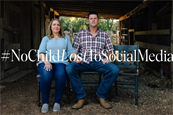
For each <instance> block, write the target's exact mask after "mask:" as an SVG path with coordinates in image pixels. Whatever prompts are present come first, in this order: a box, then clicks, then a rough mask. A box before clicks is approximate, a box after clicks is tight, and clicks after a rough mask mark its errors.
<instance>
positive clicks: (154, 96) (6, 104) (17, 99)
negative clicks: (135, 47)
mask: <svg viewBox="0 0 173 115" xmlns="http://www.w3.org/2000/svg"><path fill="white" fill-rule="evenodd" d="M37 74H38V72H37V71H35V72H32V73H30V74H28V75H26V76H25V77H23V78H22V79H20V80H18V81H17V82H12V83H1V85H4V86H5V87H6V89H5V90H4V91H2V92H1V102H0V105H1V108H0V109H1V114H2V115H7V114H12V115H17V114H20V115H22V114H33V115H39V114H42V113H41V112H40V109H41V107H38V93H37V91H38V84H37V79H36V75H37ZM87 77H89V76H87ZM161 84H162V87H161ZM96 90H97V88H94V87H86V92H87V98H88V102H89V103H88V104H87V105H85V106H84V107H83V108H81V109H79V110H74V109H71V106H72V105H73V104H74V103H75V102H76V101H77V100H76V99H75V96H74V93H73V91H72V92H71V102H70V103H67V96H66V95H65V94H64V96H63V99H62V102H61V111H59V112H57V113H55V112H53V111H52V107H53V101H54V90H51V94H50V104H49V106H50V109H49V112H48V113H47V114H70V115H82V114H83V115H84V114H91V115H101V114H113V115H116V114H131V115H134V114H135V115H141V114H144V115H148V114H149V115H151V114H164V115H165V114H173V91H172V88H171V86H170V80H169V79H167V77H163V78H162V79H161V80H160V78H158V77H156V76H154V75H153V74H152V73H151V72H150V71H145V72H141V73H140V77H139V89H138V90H139V94H138V95H139V100H138V102H139V105H138V106H135V99H134V90H132V89H119V90H118V93H119V95H118V96H115V91H114V90H112V101H111V102H110V101H108V102H109V103H110V104H111V105H112V106H113V107H112V109H104V108H102V107H101V106H100V104H99V103H97V101H96V95H95V92H96ZM107 100H108V99H107Z"/></svg>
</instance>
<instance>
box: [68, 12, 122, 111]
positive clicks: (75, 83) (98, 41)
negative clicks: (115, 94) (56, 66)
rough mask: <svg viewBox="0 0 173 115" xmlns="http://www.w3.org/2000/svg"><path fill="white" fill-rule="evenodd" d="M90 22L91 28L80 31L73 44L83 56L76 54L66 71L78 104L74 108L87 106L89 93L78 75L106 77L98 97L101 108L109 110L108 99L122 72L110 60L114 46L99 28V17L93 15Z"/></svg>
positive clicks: (90, 15) (102, 81)
mask: <svg viewBox="0 0 173 115" xmlns="http://www.w3.org/2000/svg"><path fill="white" fill-rule="evenodd" d="M87 22H88V24H89V27H88V28H87V29H86V30H82V31H80V32H79V33H78V34H77V36H76V38H75V40H74V43H73V48H74V49H76V50H77V51H78V52H79V54H81V56H78V55H77V54H76V58H75V60H74V62H72V63H70V64H69V65H67V66H66V72H67V74H68V77H69V80H70V82H71V85H72V88H73V90H74V92H75V96H76V98H77V99H78V102H77V103H76V104H75V105H73V106H72V108H73V109H79V108H82V107H83V105H84V104H86V103H87V98H86V92H85V89H84V86H83V84H82V80H81V78H80V77H79V75H78V74H79V73H81V72H84V71H91V70H93V71H98V72H101V73H103V74H105V75H106V76H104V77H103V78H102V80H101V82H100V85H99V87H98V89H97V92H96V95H97V99H98V100H99V102H100V105H101V106H102V107H103V108H106V109H109V108H111V107H112V106H111V105H110V104H109V103H107V102H106V101H105V99H106V97H107V95H108V91H109V90H110V88H111V86H112V84H113V83H114V82H115V80H116V78H117V77H118V74H119V71H120V70H119V68H118V67H117V66H116V65H115V64H113V63H110V61H109V59H108V57H109V55H111V53H112V50H113V46H112V43H111V40H110V38H109V36H108V34H107V33H106V32H104V31H102V30H100V29H99V28H98V27H97V25H98V23H99V18H98V14H97V13H96V12H90V13H89V14H88V20H87ZM105 51H106V52H105ZM103 52H104V53H103ZM106 54H107V55H106Z"/></svg>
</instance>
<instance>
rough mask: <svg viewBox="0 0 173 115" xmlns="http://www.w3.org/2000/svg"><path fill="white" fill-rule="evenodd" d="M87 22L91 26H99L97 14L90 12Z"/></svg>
mask: <svg viewBox="0 0 173 115" xmlns="http://www.w3.org/2000/svg"><path fill="white" fill-rule="evenodd" d="M87 22H88V24H89V25H90V26H91V27H97V25H98V23H99V19H98V17H97V15H96V14H90V15H89V19H88V20H87Z"/></svg>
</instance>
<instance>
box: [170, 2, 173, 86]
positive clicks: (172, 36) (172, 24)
mask: <svg viewBox="0 0 173 115" xmlns="http://www.w3.org/2000/svg"><path fill="white" fill-rule="evenodd" d="M171 12H172V17H171V43H170V46H171V53H172V54H173V2H172V11H171ZM171 83H172V86H173V62H172V61H171Z"/></svg>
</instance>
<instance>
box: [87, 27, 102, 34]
mask: <svg viewBox="0 0 173 115" xmlns="http://www.w3.org/2000/svg"><path fill="white" fill-rule="evenodd" d="M87 32H88V33H89V32H90V27H88V28H87ZM96 32H97V34H98V33H99V32H100V29H99V28H98V27H97V30H96Z"/></svg>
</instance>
